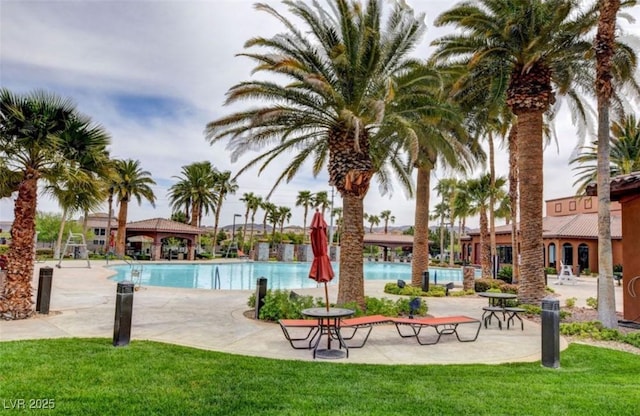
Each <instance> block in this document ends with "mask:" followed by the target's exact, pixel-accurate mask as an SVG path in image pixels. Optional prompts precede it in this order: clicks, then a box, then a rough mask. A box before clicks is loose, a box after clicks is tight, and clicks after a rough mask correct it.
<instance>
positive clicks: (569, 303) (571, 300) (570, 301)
mask: <svg viewBox="0 0 640 416" xmlns="http://www.w3.org/2000/svg"><path fill="white" fill-rule="evenodd" d="M576 300H577V299H576V298H568V299H567V300H565V305H566V306H567V308H574V307H575V306H576Z"/></svg>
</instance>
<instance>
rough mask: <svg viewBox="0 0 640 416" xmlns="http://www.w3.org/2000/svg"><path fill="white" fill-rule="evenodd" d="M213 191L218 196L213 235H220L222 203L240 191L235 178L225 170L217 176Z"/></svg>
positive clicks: (215, 203) (215, 202) (215, 204)
mask: <svg viewBox="0 0 640 416" xmlns="http://www.w3.org/2000/svg"><path fill="white" fill-rule="evenodd" d="M213 189H214V192H215V194H216V198H215V201H214V206H215V212H216V215H215V222H214V224H213V235H218V225H219V223H220V212H221V211H222V203H223V202H224V200H225V198H226V197H227V196H228V195H229V194H232V195H233V194H235V193H236V191H237V190H238V182H237V181H236V180H235V178H232V177H231V172H230V171H228V170H225V171H224V172H218V173H216V174H215V176H214V185H213ZM214 250H215V247H214ZM214 252H215V251H214Z"/></svg>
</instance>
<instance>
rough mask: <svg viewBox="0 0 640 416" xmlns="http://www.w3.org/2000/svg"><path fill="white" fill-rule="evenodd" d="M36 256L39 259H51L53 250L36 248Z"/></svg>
mask: <svg viewBox="0 0 640 416" xmlns="http://www.w3.org/2000/svg"><path fill="white" fill-rule="evenodd" d="M36 256H40V257H53V249H52V248H44V247H43V248H37V249H36Z"/></svg>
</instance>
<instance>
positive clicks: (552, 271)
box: [544, 267, 558, 274]
mask: <svg viewBox="0 0 640 416" xmlns="http://www.w3.org/2000/svg"><path fill="white" fill-rule="evenodd" d="M544 272H545V273H546V274H558V271H557V270H556V268H555V267H545V269H544Z"/></svg>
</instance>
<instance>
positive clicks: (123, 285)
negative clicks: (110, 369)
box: [113, 281, 134, 347]
mask: <svg viewBox="0 0 640 416" xmlns="http://www.w3.org/2000/svg"><path fill="white" fill-rule="evenodd" d="M133 290H134V285H133V282H127V281H124V282H119V283H118V288H117V290H116V319H115V323H114V324H113V346H114V347H118V346H123V345H129V340H130V339H131V316H132V313H133Z"/></svg>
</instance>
